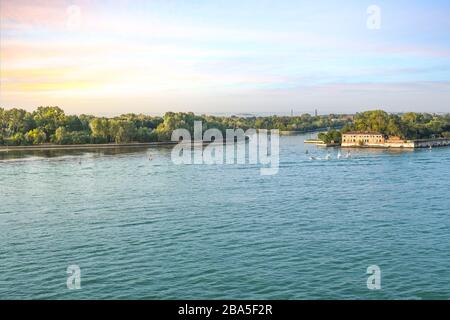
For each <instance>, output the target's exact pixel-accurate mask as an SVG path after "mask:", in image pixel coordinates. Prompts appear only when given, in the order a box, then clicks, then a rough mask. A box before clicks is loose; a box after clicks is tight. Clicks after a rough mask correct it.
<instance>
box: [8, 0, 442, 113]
mask: <svg viewBox="0 0 450 320" xmlns="http://www.w3.org/2000/svg"><path fill="white" fill-rule="evenodd" d="M406 3H408V6H409V7H408V8H409V9H410V10H409V12H408V13H409V18H412V22H408V21H411V19H410V20H403V19H402V18H403V17H404V16H405V14H404V13H403V11H402V9H403V7H402V6H404V5H406ZM0 5H1V10H0V17H1V20H0V21H1V22H0V33H1V43H0V85H1V87H0V105H1V106H2V107H12V106H21V107H24V108H27V109H33V108H34V107H36V106H38V105H52V104H54V105H59V106H61V107H64V108H65V109H67V110H68V111H69V112H71V113H83V112H91V113H105V112H120V111H134V112H162V111H166V110H168V109H171V110H174V111H196V112H227V111H233V112H235V111H242V112H255V111H259V112H276V111H280V110H282V111H288V110H291V109H295V110H296V111H311V110H314V108H316V107H319V108H321V110H324V111H328V112H337V111H342V112H351V111H355V110H356V111H357V110H358V109H360V108H365V107H367V106H368V105H370V106H374V105H383V106H387V107H388V108H391V110H392V111H403V110H405V109H409V110H417V111H420V110H422V111H423V110H424V109H425V108H427V107H429V103H428V102H427V101H430V100H433V101H434V105H433V108H434V109H435V110H434V111H446V110H447V111H448V110H449V108H450V107H449V106H450V93H449V92H450V41H449V40H450V31H449V30H450V22H449V21H450V19H448V17H449V16H450V5H449V4H447V3H445V2H441V1H436V2H434V3H429V4H427V5H425V4H421V3H420V2H418V1H417V2H416V1H412V2H411V1H409V2H404V1H399V2H398V3H396V4H392V3H389V2H387V1H380V6H381V7H383V16H382V19H383V20H382V28H381V29H380V30H379V31H371V30H367V28H366V18H367V13H366V8H367V5H362V4H361V3H360V2H357V1H351V2H349V5H348V6H346V7H345V8H344V7H342V6H341V5H340V4H339V2H338V1H323V2H321V3H317V4H311V3H309V2H308V1H282V2H278V1H277V2H275V1H265V2H257V1H248V2H245V3H241V2H239V1H227V2H219V1H218V2H203V1H175V0H174V1H152V2H149V1H132V2H130V1H85V0H80V1H62V0H61V1H59V0H55V1H24V0H19V1H8V0H0ZM423 10H427V12H429V15H427V17H428V18H426V17H425V18H422V16H421V15H420V13H422V12H423ZM418 21H419V22H422V25H423V23H426V24H427V30H426V32H424V31H423V30H422V29H421V28H420V27H418V26H417V25H416V23H417V22H418ZM431 35H432V37H431ZM426 36H428V37H426Z"/></svg>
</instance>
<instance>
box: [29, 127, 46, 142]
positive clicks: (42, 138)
mask: <svg viewBox="0 0 450 320" xmlns="http://www.w3.org/2000/svg"><path fill="white" fill-rule="evenodd" d="M25 137H26V140H27V141H28V142H29V143H31V144H41V143H45V142H46V141H47V135H46V133H45V132H44V131H43V130H42V129H39V128H38V129H33V130H30V131H28V132H27V134H26V135H25Z"/></svg>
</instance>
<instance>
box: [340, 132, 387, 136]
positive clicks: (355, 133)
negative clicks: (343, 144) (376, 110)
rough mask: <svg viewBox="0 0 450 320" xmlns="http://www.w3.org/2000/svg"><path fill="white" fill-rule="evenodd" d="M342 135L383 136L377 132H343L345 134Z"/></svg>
mask: <svg viewBox="0 0 450 320" xmlns="http://www.w3.org/2000/svg"><path fill="white" fill-rule="evenodd" d="M343 134H354V135H357V134H370V135H383V134H382V133H379V132H370V131H368V132H364V131H351V132H345V133H343Z"/></svg>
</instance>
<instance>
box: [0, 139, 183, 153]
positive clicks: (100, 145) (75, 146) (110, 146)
mask: <svg viewBox="0 0 450 320" xmlns="http://www.w3.org/2000/svg"><path fill="white" fill-rule="evenodd" d="M177 143H178V142H176V141H165V142H135V143H98V144H67V145H64V144H63V145H59V144H40V145H32V146H8V147H6V146H1V147H0V152H9V151H28V150H37V151H43V150H80V149H100V148H101V149H113V148H123V147H154V146H169V145H173V144H177Z"/></svg>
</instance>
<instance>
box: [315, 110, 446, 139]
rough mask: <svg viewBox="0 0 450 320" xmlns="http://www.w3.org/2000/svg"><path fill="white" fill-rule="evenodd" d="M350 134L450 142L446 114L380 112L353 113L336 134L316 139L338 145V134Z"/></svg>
mask: <svg viewBox="0 0 450 320" xmlns="http://www.w3.org/2000/svg"><path fill="white" fill-rule="evenodd" d="M351 131H358V132H378V133H381V134H383V135H386V136H398V137H400V138H402V139H408V140H416V139H429V138H450V114H445V115H437V114H430V113H415V112H407V113H403V114H389V113H387V112H385V111H382V110H373V111H366V112H361V113H357V114H356V115H355V116H354V117H353V121H352V122H351V123H347V124H346V125H345V126H344V127H343V128H342V130H340V131H336V130H330V131H329V132H327V133H321V134H319V139H321V140H322V141H324V142H325V143H329V142H330V141H335V142H340V141H341V134H342V133H346V132H351Z"/></svg>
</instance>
